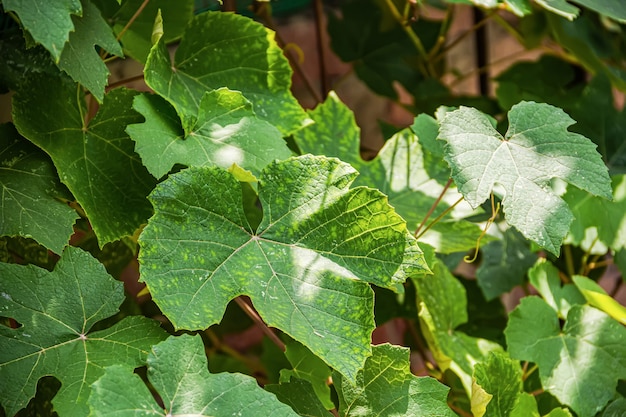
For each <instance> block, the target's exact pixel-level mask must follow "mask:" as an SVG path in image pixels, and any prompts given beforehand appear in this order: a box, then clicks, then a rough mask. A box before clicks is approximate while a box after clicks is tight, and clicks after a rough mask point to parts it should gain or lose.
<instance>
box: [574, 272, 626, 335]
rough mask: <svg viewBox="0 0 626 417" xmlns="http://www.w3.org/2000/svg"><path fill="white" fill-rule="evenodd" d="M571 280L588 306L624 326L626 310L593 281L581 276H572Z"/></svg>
mask: <svg viewBox="0 0 626 417" xmlns="http://www.w3.org/2000/svg"><path fill="white" fill-rule="evenodd" d="M572 280H573V281H574V284H576V287H577V288H578V289H579V290H580V292H581V293H582V295H583V296H584V297H585V299H587V302H588V303H589V305H591V306H593V307H595V308H597V309H598V310H602V311H604V312H605V313H606V314H608V315H609V316H611V317H613V318H614V319H615V320H617V321H619V322H620V323H622V324H626V308H625V307H624V306H623V305H621V304H620V303H618V302H617V300H615V298H613V297H611V296H610V295H608V294H607V293H606V291H604V289H603V288H602V287H601V286H599V285H598V284H597V283H596V282H595V281H592V280H591V279H589V278H587V277H583V276H581V275H574V276H573V277H572Z"/></svg>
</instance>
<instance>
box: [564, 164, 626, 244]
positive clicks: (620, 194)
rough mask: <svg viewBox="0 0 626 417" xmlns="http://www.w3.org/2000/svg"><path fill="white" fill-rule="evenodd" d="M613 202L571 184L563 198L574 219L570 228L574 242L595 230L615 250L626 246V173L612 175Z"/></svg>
mask: <svg viewBox="0 0 626 417" xmlns="http://www.w3.org/2000/svg"><path fill="white" fill-rule="evenodd" d="M611 182H612V188H613V201H608V200H606V199H604V198H601V197H595V196H593V195H591V194H589V193H585V192H584V191H581V190H579V189H577V188H574V187H568V189H567V192H566V193H565V195H564V196H563V199H564V200H565V201H566V202H567V203H568V205H569V207H570V209H571V210H572V213H574V216H575V218H576V219H575V220H574V222H573V223H572V225H571V227H570V235H571V237H572V241H573V243H574V244H580V243H581V242H582V241H583V240H584V238H585V233H586V232H587V231H588V229H595V233H596V234H597V236H598V240H599V241H600V242H602V243H604V244H605V245H606V246H608V247H610V248H611V249H614V250H616V251H617V250H620V249H622V248H625V247H626V175H623V174H622V175H616V176H614V177H613V178H612V181H611Z"/></svg>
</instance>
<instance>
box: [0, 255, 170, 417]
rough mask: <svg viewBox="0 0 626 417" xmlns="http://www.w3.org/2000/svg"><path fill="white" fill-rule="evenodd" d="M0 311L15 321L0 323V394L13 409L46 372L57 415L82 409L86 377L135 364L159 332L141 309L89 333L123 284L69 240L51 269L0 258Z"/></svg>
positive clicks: (10, 411) (110, 310) (119, 297)
mask: <svg viewBox="0 0 626 417" xmlns="http://www.w3.org/2000/svg"><path fill="white" fill-rule="evenodd" d="M0 288H2V291H1V292H0V312H1V315H2V316H5V317H10V318H13V319H15V320H16V321H17V322H18V323H20V324H21V325H22V326H21V327H19V328H17V329H11V328H8V327H5V326H0V393H1V394H0V402H1V403H2V404H3V405H4V407H5V410H6V412H7V415H11V416H12V415H14V414H15V413H16V412H17V411H18V410H19V409H20V408H22V407H24V406H25V405H26V404H27V403H28V400H29V399H30V398H32V397H33V396H34V395H35V388H36V385H37V381H38V380H39V378H41V377H43V376H46V375H53V376H54V377H56V378H57V379H59V380H60V381H61V389H60V390H59V392H58V393H57V395H56V396H55V398H54V399H53V404H54V409H55V411H56V412H58V413H59V415H62V416H63V415H66V416H79V415H80V416H84V415H87V414H88V410H87V398H88V396H89V392H90V385H91V383H92V382H94V381H95V380H96V379H98V378H99V377H100V375H102V373H103V367H105V366H109V365H112V364H119V365H123V366H125V367H126V369H128V371H129V372H132V371H131V370H132V368H134V367H136V366H139V365H140V364H142V363H143V362H144V360H145V358H146V355H147V354H148V350H149V349H150V346H152V345H153V344H154V343H157V342H159V341H161V340H162V339H163V338H164V335H165V333H164V332H163V331H162V330H161V329H160V328H159V326H158V323H157V322H155V321H152V320H149V319H147V318H145V317H138V316H133V317H127V318H125V319H123V320H122V321H120V322H118V323H117V324H115V325H114V326H112V327H110V328H107V329H105V330H100V331H96V332H93V333H89V330H90V328H91V327H92V326H93V325H94V324H95V323H96V322H98V321H100V320H102V319H105V318H107V317H109V316H112V315H113V314H115V313H116V312H117V311H118V306H119V305H120V303H121V302H122V301H123V299H124V291H123V285H122V283H121V282H118V281H115V280H114V279H113V278H111V277H110V276H109V275H107V273H106V271H105V270H104V267H103V266H102V264H100V263H99V262H98V261H96V260H95V259H94V258H92V257H91V255H89V254H88V253H86V252H83V251H82V250H80V249H77V248H73V247H68V248H66V249H65V251H64V252H63V255H62V256H61V259H60V261H59V262H58V264H57V265H56V267H55V269H54V271H53V272H48V271H46V270H42V269H40V268H37V267H34V266H30V265H29V266H21V265H12V264H4V263H0Z"/></svg>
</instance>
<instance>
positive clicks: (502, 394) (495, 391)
mask: <svg viewBox="0 0 626 417" xmlns="http://www.w3.org/2000/svg"><path fill="white" fill-rule="evenodd" d="M474 381H475V384H474V385H473V387H472V394H473V392H474V389H480V390H483V391H484V392H486V393H488V394H489V395H490V396H491V398H490V400H489V402H488V403H487V405H486V408H485V414H484V416H485V417H508V416H509V415H510V413H511V412H512V411H513V409H514V408H515V406H516V404H517V402H518V400H519V396H520V394H521V393H522V391H523V383H522V368H521V366H520V364H519V362H518V361H515V360H512V359H510V358H509V357H508V355H507V354H505V353H504V352H491V353H490V354H489V356H487V360H485V361H483V362H479V363H477V364H476V366H475V367H474ZM472 399H473V395H472ZM472 409H473V404H472Z"/></svg>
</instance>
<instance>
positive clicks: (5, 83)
mask: <svg viewBox="0 0 626 417" xmlns="http://www.w3.org/2000/svg"><path fill="white" fill-rule="evenodd" d="M3 35H4V36H2V37H0V51H2V61H0V93H4V92H6V90H9V89H10V90H17V89H18V88H19V85H20V84H21V83H22V82H24V81H25V80H27V79H28V78H30V77H32V76H33V74H37V73H46V74H50V75H52V74H57V73H58V72H59V69H58V68H57V66H56V65H55V64H54V62H53V61H52V59H51V58H50V54H49V53H48V51H46V50H45V49H44V48H43V47H42V46H33V47H31V48H27V47H26V43H25V41H24V37H23V36H22V34H21V33H19V32H16V33H13V34H11V33H10V32H7V33H5V34H3Z"/></svg>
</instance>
